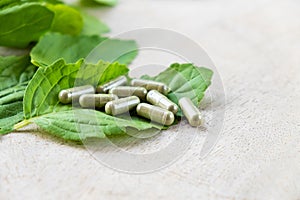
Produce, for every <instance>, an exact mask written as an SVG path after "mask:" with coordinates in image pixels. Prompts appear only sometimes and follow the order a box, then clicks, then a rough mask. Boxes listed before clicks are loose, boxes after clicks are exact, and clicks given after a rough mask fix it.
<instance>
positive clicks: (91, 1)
mask: <svg viewBox="0 0 300 200" xmlns="http://www.w3.org/2000/svg"><path fill="white" fill-rule="evenodd" d="M117 3H118V0H80V4H81V5H82V6H88V7H95V6H97V5H104V6H115V5H116V4H117Z"/></svg>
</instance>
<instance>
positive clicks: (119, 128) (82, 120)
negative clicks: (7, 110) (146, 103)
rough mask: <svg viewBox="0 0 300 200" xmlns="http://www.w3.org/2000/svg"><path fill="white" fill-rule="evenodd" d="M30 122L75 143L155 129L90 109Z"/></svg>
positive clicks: (47, 116) (139, 122)
mask: <svg viewBox="0 0 300 200" xmlns="http://www.w3.org/2000/svg"><path fill="white" fill-rule="evenodd" d="M30 121H31V122H34V123H36V124H37V125H38V126H39V127H40V128H41V129H42V130H44V131H46V132H49V133H51V134H53V135H56V136H58V137H61V138H63V139H66V140H75V141H81V140H84V139H87V138H104V137H105V136H106V135H119V134H125V133H126V129H127V128H133V129H137V130H139V131H141V130H145V129H149V128H152V127H153V125H152V124H149V123H147V122H142V121H134V120H124V119H120V118H116V117H112V116H109V115H106V114H105V113H102V112H99V111H96V110H89V109H78V110H69V111H63V112H59V113H51V114H48V115H43V116H40V117H37V118H32V119H31V120H30Z"/></svg>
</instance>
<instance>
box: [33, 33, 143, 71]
mask: <svg viewBox="0 0 300 200" xmlns="http://www.w3.org/2000/svg"><path fill="white" fill-rule="evenodd" d="M49 44H51V45H49ZM99 44H101V46H100V48H96V47H97V46H98V45H99ZM102 44H103V45H102ZM94 48H96V49H95V50H94V51H92V50H93V49H94ZM136 49H137V45H136V43H135V41H133V40H117V39H108V38H105V37H100V36H96V35H94V36H87V35H80V36H70V35H62V34H59V33H49V34H46V35H45V36H44V37H42V38H41V39H40V41H39V42H38V44H37V45H36V46H35V47H34V48H33V49H32V51H31V53H30V55H31V62H32V63H33V64H34V65H36V66H39V67H45V66H48V65H51V64H52V63H54V62H56V61H57V60H59V59H61V58H63V59H64V60H65V61H66V63H75V62H77V61H78V60H79V59H82V58H86V57H87V56H88V55H90V56H89V59H88V60H87V61H86V62H88V63H93V64H96V63H98V61H99V60H104V61H109V62H119V63H122V64H128V63H130V62H131V61H132V60H133V59H134V58H135V57H136V55H137V51H136Z"/></svg>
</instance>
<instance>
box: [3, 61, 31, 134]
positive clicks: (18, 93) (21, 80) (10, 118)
mask: <svg viewBox="0 0 300 200" xmlns="http://www.w3.org/2000/svg"><path fill="white" fill-rule="evenodd" d="M35 69H36V67H35V66H33V65H31V64H30V59H29V56H8V57H0V81H1V86H0V134H6V133H9V132H11V131H12V130H13V126H14V125H15V124H16V123H18V122H19V121H21V120H22V119H23V115H24V114H23V96H24V92H25V88H26V85H27V83H28V80H29V79H30V78H31V77H32V75H33V74H34V72H35Z"/></svg>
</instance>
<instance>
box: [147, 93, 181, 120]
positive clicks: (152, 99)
mask: <svg viewBox="0 0 300 200" xmlns="http://www.w3.org/2000/svg"><path fill="white" fill-rule="evenodd" d="M147 101H148V102H149V103H151V104H153V105H155V106H158V107H161V108H164V109H167V110H169V111H171V112H173V113H174V114H176V113H177V112H178V106H177V105H176V104H175V103H173V102H172V101H171V100H170V99H168V98H167V97H166V96H164V95H163V94H161V93H159V92H158V91H156V90H151V91H149V92H148V94H147Z"/></svg>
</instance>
